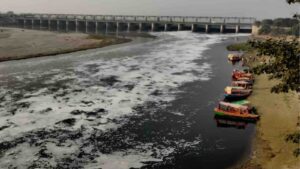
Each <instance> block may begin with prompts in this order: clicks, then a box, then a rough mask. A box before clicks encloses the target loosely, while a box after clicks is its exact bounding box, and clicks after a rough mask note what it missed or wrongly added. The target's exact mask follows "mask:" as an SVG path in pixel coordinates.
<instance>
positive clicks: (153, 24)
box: [151, 23, 155, 32]
mask: <svg viewBox="0 0 300 169" xmlns="http://www.w3.org/2000/svg"><path fill="white" fill-rule="evenodd" d="M154 31H155V23H152V24H151V32H154Z"/></svg>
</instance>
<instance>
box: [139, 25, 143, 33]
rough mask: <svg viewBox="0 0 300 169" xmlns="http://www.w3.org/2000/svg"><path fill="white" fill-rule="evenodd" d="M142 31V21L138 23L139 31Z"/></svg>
mask: <svg viewBox="0 0 300 169" xmlns="http://www.w3.org/2000/svg"><path fill="white" fill-rule="evenodd" d="M142 31H143V23H139V32H142Z"/></svg>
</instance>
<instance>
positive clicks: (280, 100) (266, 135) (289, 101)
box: [228, 43, 300, 169]
mask: <svg viewBox="0 0 300 169" xmlns="http://www.w3.org/2000/svg"><path fill="white" fill-rule="evenodd" d="M228 49H229V50H239V51H240V50H242V51H244V52H245V56H244V61H245V62H246V64H247V65H248V66H249V67H250V68H251V67H253V66H255V65H257V64H259V63H261V62H263V61H264V60H266V59H267V58H268V56H262V57H257V56H256V53H255V50H254V49H252V48H251V47H250V46H249V45H247V44H245V43H242V44H233V45H230V46H229V47H228ZM277 83H278V81H276V80H269V79H268V76H267V75H265V74H262V75H256V76H255V84H254V86H253V94H252V95H251V96H250V97H249V101H250V102H251V104H252V105H253V106H255V107H256V108H257V110H258V113H259V114H260V116H261V119H260V121H259V122H258V123H257V127H256V137H255V138H254V141H253V142H254V144H253V151H252V156H251V159H249V160H248V161H247V162H246V163H244V164H242V165H241V166H238V167H236V168H242V169H259V168H261V169H274V168H276V169H277V168H278V169H282V168H284V169H294V168H295V169H296V168H298V167H299V166H300V160H299V157H296V154H295V151H297V148H299V144H298V143H297V141H296V143H295V140H297V138H298V137H297V133H299V110H300V107H299V97H298V95H297V93H295V92H290V93H281V94H275V93H271V92H270V91H271V87H272V86H274V85H276V84H277ZM295 133H296V134H295ZM290 134H292V135H290Z"/></svg>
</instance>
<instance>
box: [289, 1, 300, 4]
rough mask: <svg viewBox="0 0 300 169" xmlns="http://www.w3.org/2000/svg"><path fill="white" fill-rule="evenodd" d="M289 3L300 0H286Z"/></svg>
mask: <svg viewBox="0 0 300 169" xmlns="http://www.w3.org/2000/svg"><path fill="white" fill-rule="evenodd" d="M286 1H287V3H289V4H292V3H300V0H286Z"/></svg>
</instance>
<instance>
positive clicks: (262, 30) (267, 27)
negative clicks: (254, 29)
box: [258, 25, 272, 35]
mask: <svg viewBox="0 0 300 169" xmlns="http://www.w3.org/2000/svg"><path fill="white" fill-rule="evenodd" d="M271 31H272V29H271V26H270V25H262V26H261V28H260V29H259V31H258V34H260V35H262V34H269V33H271Z"/></svg>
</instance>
